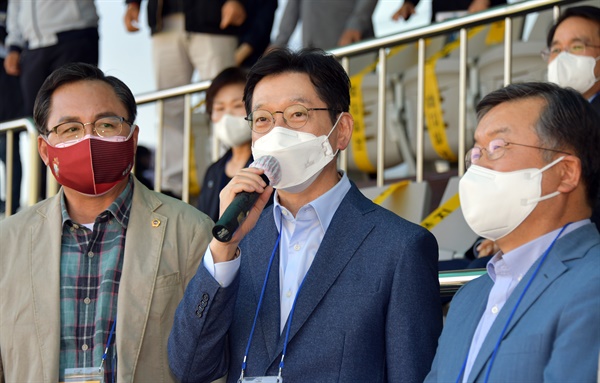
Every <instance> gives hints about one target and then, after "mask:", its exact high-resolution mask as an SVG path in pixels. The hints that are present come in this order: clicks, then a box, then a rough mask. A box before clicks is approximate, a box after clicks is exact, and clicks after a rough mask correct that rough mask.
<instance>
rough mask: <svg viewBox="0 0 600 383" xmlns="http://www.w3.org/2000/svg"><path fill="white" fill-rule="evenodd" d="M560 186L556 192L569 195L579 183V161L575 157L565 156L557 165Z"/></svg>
mask: <svg viewBox="0 0 600 383" xmlns="http://www.w3.org/2000/svg"><path fill="white" fill-rule="evenodd" d="M557 165H558V171H559V175H560V184H559V185H558V191H559V192H561V193H570V192H572V191H573V190H575V189H576V188H577V186H578V185H579V184H580V183H581V160H580V159H579V158H578V157H576V156H572V155H569V156H566V157H565V158H563V160H562V161H560V162H559V163H558V164H557Z"/></svg>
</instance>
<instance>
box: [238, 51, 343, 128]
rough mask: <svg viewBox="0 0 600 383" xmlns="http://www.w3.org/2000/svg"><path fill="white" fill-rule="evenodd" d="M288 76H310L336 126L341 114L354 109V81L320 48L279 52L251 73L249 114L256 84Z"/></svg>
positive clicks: (247, 91) (246, 100) (262, 60)
mask: <svg viewBox="0 0 600 383" xmlns="http://www.w3.org/2000/svg"><path fill="white" fill-rule="evenodd" d="M286 72H295V73H306V74H307V75H308V76H309V77H310V80H311V82H312V84H313V86H314V87H315V91H316V92H317V95H318V96H319V98H320V99H321V100H322V101H323V102H324V103H325V104H326V105H327V107H328V108H329V109H332V111H331V112H330V113H329V114H330V118H331V121H332V123H333V122H334V121H335V120H336V115H337V114H338V113H340V112H348V110H349V109H350V79H349V78H348V74H347V73H346V71H345V70H344V68H343V67H342V65H341V64H340V63H339V62H338V61H337V60H336V59H335V57H334V56H332V55H330V54H327V53H326V52H325V51H323V50H322V49H316V48H306V49H301V50H299V51H297V52H296V51H292V50H290V49H287V48H278V49H274V50H272V51H271V52H269V53H267V54H266V55H264V56H263V57H261V58H260V59H259V60H258V62H257V63H256V64H254V66H253V67H252V68H251V69H250V73H249V74H248V80H247V81H246V87H245V89H244V103H245V106H246V113H248V114H250V113H251V112H252V93H253V92H254V88H255V87H256V84H258V82H259V81H260V80H262V79H263V78H264V77H266V76H270V75H277V74H281V73H286Z"/></svg>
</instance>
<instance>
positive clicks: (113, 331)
mask: <svg viewBox="0 0 600 383" xmlns="http://www.w3.org/2000/svg"><path fill="white" fill-rule="evenodd" d="M116 326H117V314H115V320H114V322H113V324H112V326H111V328H110V332H109V333H108V340H107V341H106V348H105V349H104V354H102V362H101V363H100V368H98V372H102V370H103V368H104V363H105V362H106V355H108V348H109V347H110V341H111V340H112V337H113V334H114V333H115V327H116Z"/></svg>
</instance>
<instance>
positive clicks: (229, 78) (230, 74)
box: [206, 67, 248, 116]
mask: <svg viewBox="0 0 600 383" xmlns="http://www.w3.org/2000/svg"><path fill="white" fill-rule="evenodd" d="M247 75H248V71H247V70H246V69H244V68H240V67H229V68H225V69H223V70H222V71H221V73H219V74H218V75H216V76H215V78H214V79H213V80H212V82H211V83H210V86H209V87H208V89H207V90H206V113H207V114H208V115H209V116H210V115H211V114H212V108H213V104H214V102H215V96H216V95H217V93H219V91H220V90H221V89H222V88H224V87H226V86H227V85H234V84H241V85H246V76H247Z"/></svg>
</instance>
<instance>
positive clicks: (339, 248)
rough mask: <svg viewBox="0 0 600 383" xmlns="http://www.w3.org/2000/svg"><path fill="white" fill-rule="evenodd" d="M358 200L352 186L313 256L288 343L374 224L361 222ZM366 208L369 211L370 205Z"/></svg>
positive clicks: (278, 347) (354, 188)
mask: <svg viewBox="0 0 600 383" xmlns="http://www.w3.org/2000/svg"><path fill="white" fill-rule="evenodd" d="M357 193H358V194H359V195H357ZM360 198H363V199H365V197H363V196H362V194H360V192H359V191H358V189H356V187H354V186H353V187H352V189H350V191H349V192H348V194H347V195H346V197H345V198H344V200H343V201H342V203H341V204H340V206H339V208H338V209H337V211H336V213H335V215H334V217H333V220H332V221H331V224H330V225H329V228H328V229H327V232H326V233H325V237H324V238H323V242H322V243H321V245H320V246H319V250H318V251H317V254H316V255H315V259H314V261H313V264H312V265H311V267H310V269H309V270H308V273H307V274H306V277H305V281H304V284H303V286H302V289H301V290H300V291H299V292H298V298H297V299H298V301H297V302H296V308H295V310H294V313H293V317H292V326H291V329H290V336H289V340H288V342H291V341H292V339H293V338H294V336H295V335H296V333H298V331H299V330H300V328H302V326H303V325H304V323H305V322H306V321H307V320H308V318H309V316H310V315H311V313H312V312H313V311H314V309H315V308H316V307H317V305H318V304H319V302H320V301H321V300H322V299H323V297H324V296H325V294H326V293H327V291H328V290H329V288H330V287H331V286H332V285H333V284H334V283H335V280H336V279H337V277H338V276H339V275H340V273H341V272H342V271H343V270H344V267H346V265H347V264H348V262H349V261H350V259H351V258H352V257H353V256H354V254H355V252H356V250H357V249H358V248H359V247H360V244H361V243H362V242H363V240H364V239H365V237H366V236H367V235H368V234H369V232H370V231H371V230H372V229H373V225H370V224H365V223H364V222H361V218H362V215H363V214H364V211H360V201H359V199H360ZM365 200H366V199H365ZM369 205H370V202H369ZM367 206H368V205H367ZM367 208H369V209H372V206H368V207H367ZM284 342H285V336H281V337H280V339H279V344H278V345H277V350H276V352H275V356H277V355H279V354H280V353H281V352H282V351H283V346H284ZM271 362H273V360H272V361H271Z"/></svg>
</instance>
